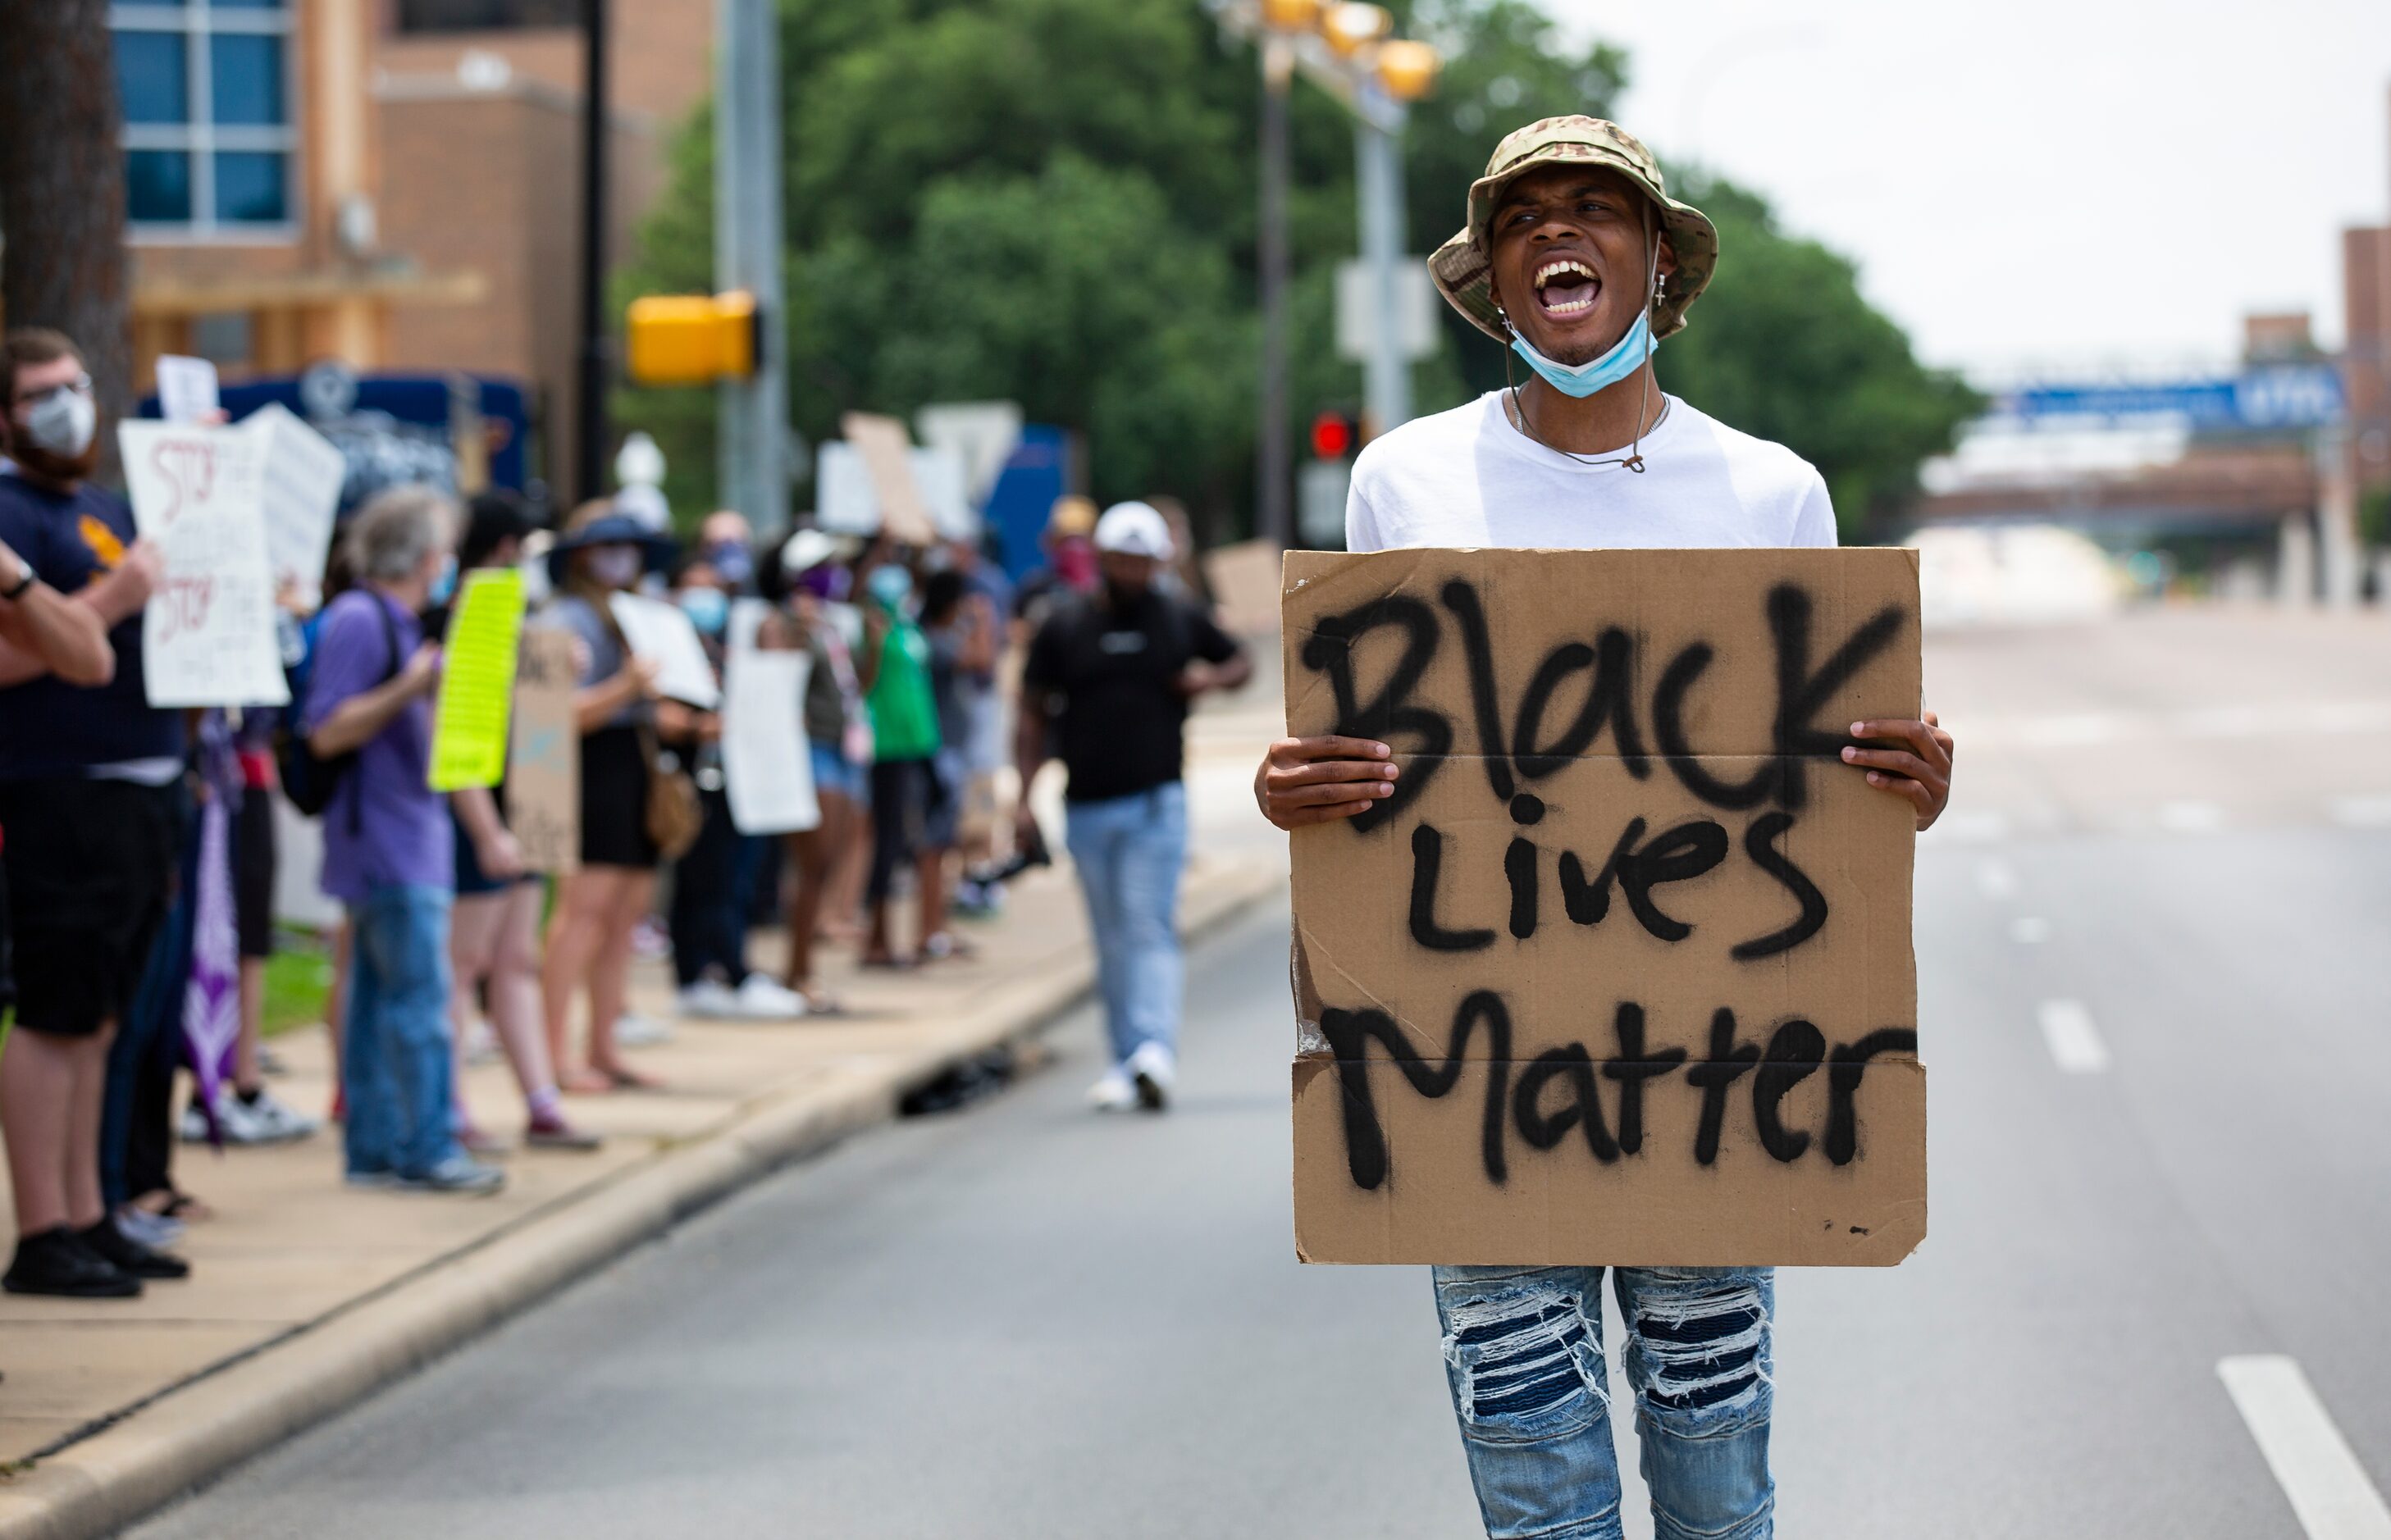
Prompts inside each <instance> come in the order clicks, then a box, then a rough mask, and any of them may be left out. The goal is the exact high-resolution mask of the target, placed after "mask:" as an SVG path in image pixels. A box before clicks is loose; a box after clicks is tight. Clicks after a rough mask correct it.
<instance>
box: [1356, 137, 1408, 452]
mask: <svg viewBox="0 0 2391 1540" xmlns="http://www.w3.org/2000/svg"><path fill="white" fill-rule="evenodd" d="M1377 105H1379V106H1380V108H1381V109H1382V110H1381V111H1375V112H1374V111H1364V112H1362V113H1360V114H1358V115H1357V116H1356V117H1355V118H1354V121H1353V155H1354V160H1355V164H1356V168H1357V170H1358V172H1359V173H1360V174H1359V175H1358V176H1356V177H1355V182H1356V184H1357V186H1358V189H1359V192H1360V195H1361V211H1360V218H1361V225H1362V261H1363V263H1364V270H1365V271H1366V272H1367V273H1368V275H1369V283H1370V309H1371V311H1372V313H1373V314H1374V315H1375V316H1376V322H1377V324H1376V326H1375V327H1373V328H1372V329H1371V333H1370V347H1369V353H1368V356H1367V359H1366V360H1365V362H1364V366H1363V404H1364V411H1365V412H1366V413H1367V414H1368V417H1369V419H1370V423H1369V436H1371V437H1373V438H1375V437H1376V436H1377V435H1378V434H1380V433H1385V432H1389V431H1391V430H1395V429H1397V428H1401V427H1402V425H1403V424H1404V423H1406V422H1409V421H1410V420H1411V417H1412V380H1411V361H1410V348H1409V344H1410V341H1411V339H1410V338H1409V337H1408V336H1407V335H1405V333H1406V330H1407V327H1406V325H1405V321H1406V317H1405V316H1404V315H1403V314H1402V292H1401V289H1400V288H1399V287H1398V286H1399V283H1400V279H1401V274H1400V269H1401V268H1402V260H1403V254H1402V253H1403V189H1402V171H1401V165H1402V155H1401V152H1400V148H1399V145H1398V140H1397V137H1396V136H1397V135H1400V134H1401V133H1402V117H1401V111H1402V109H1399V108H1397V107H1395V106H1394V104H1392V103H1391V102H1383V101H1382V102H1381V103H1379V104H1377ZM1382 117H1383V119H1384V120H1385V121H1384V122H1383V123H1382V122H1380V119H1381V118H1382Z"/></svg>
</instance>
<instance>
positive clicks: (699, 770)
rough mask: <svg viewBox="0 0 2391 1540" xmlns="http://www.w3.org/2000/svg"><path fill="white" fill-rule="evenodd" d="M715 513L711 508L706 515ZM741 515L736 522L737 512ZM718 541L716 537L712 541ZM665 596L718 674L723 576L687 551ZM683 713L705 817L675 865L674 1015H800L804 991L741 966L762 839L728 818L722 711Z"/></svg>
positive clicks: (725, 601) (725, 600) (726, 598)
mask: <svg viewBox="0 0 2391 1540" xmlns="http://www.w3.org/2000/svg"><path fill="white" fill-rule="evenodd" d="M722 517H723V516H722V515H720V514H715V515H711V516H710V517H709V518H708V519H707V522H708V523H710V524H711V523H715V522H716V521H717V520H720V519H721V518H722ZM730 517H732V518H737V517H738V516H737V515H736V514H733V515H731V516H730ZM741 523H742V525H744V523H745V520H741ZM724 548H725V547H724V546H722V545H718V544H717V545H716V546H714V547H713V549H716V550H720V549H724ZM730 548H734V549H741V550H743V547H730ZM673 600H674V602H675V603H677V604H679V606H680V609H681V612H682V613H683V614H685V615H687V616H688V617H689V620H690V624H691V625H692V626H694V627H695V628H696V630H697V635H698V639H699V640H700V641H701V642H703V643H704V645H705V650H706V656H707V658H708V659H709V660H710V661H712V662H713V663H714V665H715V669H716V673H717V677H718V676H719V674H720V671H721V667H722V661H723V657H724V649H725V645H726V637H727V634H728V631H729V627H730V580H729V579H728V578H726V577H725V576H724V575H723V573H722V571H720V570H719V569H718V568H717V567H716V566H715V565H714V564H713V561H712V559H711V558H708V557H705V556H697V557H692V558H690V559H688V560H687V561H684V562H683V563H682V564H681V566H680V570H679V571H678V572H676V573H675V574H674V577H673ZM691 717H692V720H691V724H690V727H691V731H690V736H689V737H688V738H686V739H685V740H684V743H685V747H684V749H683V758H684V759H685V760H686V761H687V762H688V763H690V764H694V765H695V766H696V779H697V797H698V805H699V807H700V809H701V810H702V811H703V812H704V824H703V825H702V826H701V827H700V828H699V829H698V835H697V841H696V842H695V843H694V844H692V845H691V846H690V847H689V849H688V850H687V851H686V852H685V853H683V854H682V855H681V858H680V859H679V861H678V862H676V863H674V865H673V892H672V915H671V919H672V944H673V974H674V977H675V979H676V981H677V982H679V987H680V1009H681V1014H683V1015H685V1016H698V1017H714V1018H731V1019H736V1020H749V1021H789V1020H795V1019H796V1018H798V1017H800V1016H803V1015H804V1014H805V1013H806V1001H805V997H804V996H803V995H799V994H797V993H796V992H795V991H794V990H791V989H789V988H787V987H785V986H783V985H782V984H780V983H777V982H773V980H772V979H771V978H770V977H769V976H768V975H766V974H763V973H759V972H756V971H755V970H754V969H750V968H749V967H748V966H747V887H746V884H747V882H748V880H750V879H752V877H753V875H754V872H755V869H756V851H757V850H758V849H759V848H760V847H761V846H762V844H763V843H764V841H762V840H761V839H758V838H756V837H754V836H750V835H745V834H742V833H740V832H739V827H738V825H736V824H735V823H733V822H732V821H731V818H730V791H729V789H728V787H727V786H726V785H725V783H724V780H723V773H722V745H721V718H720V717H719V716H718V715H717V714H716V713H714V712H693V713H691Z"/></svg>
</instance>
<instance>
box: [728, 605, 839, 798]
mask: <svg viewBox="0 0 2391 1540" xmlns="http://www.w3.org/2000/svg"><path fill="white" fill-rule="evenodd" d="M812 667H813V660H812V659H811V658H810V657H808V656H807V655H806V654H805V653H802V652H777V651H776V652H767V651H764V650H762V649H761V648H754V647H733V648H731V649H730V656H729V658H727V659H726V660H725V661H724V662H723V665H722V776H723V789H724V790H725V791H726V792H727V793H728V794H729V796H730V822H731V823H732V825H734V826H735V827H736V828H738V830H739V832H740V833H742V834H785V833H788V832H790V831H792V830H795V829H806V828H814V827H815V826H816V825H818V824H820V823H821V807H820V806H819V805H818V804H817V803H816V802H815V801H814V767H813V760H812V757H811V756H810V755H809V754H808V752H807V750H806V729H805V723H804V720H803V717H802V712H803V708H804V705H805V699H806V677H807V675H808V674H810V673H811V672H812Z"/></svg>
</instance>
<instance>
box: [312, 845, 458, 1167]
mask: <svg viewBox="0 0 2391 1540" xmlns="http://www.w3.org/2000/svg"><path fill="white" fill-rule="evenodd" d="M451 896H452V895H451V894H450V893H449V892H448V890H447V889H446V888H436V887H433V886H430V885H428V884H425V883H420V882H378V883H375V884H373V885H372V886H371V887H369V888H368V890H367V892H366V896H365V900H364V902H362V903H358V904H353V905H349V923H350V928H351V940H350V950H349V1016H348V1023H347V1029H346V1031H345V1032H343V1033H342V1054H341V1089H342V1094H343V1097H344V1098H345V1100H346V1101H347V1103H348V1112H347V1122H346V1123H345V1125H344V1137H345V1141H346V1145H347V1152H348V1171H349V1174H350V1175H351V1176H362V1177H376V1176H395V1177H398V1178H400V1179H402V1180H409V1181H412V1180H417V1179H420V1178H421V1177H423V1176H425V1175H427V1174H430V1173H431V1172H432V1170H433V1168H434V1167H436V1166H438V1165H439V1164H440V1163H441V1162H442V1161H446V1160H447V1159H449V1158H450V1157H451V1156H455V1155H459V1154H461V1153H463V1150H462V1148H461V1147H460V1146H459V1144H458V1142H457V1134H456V1126H455V1123H454V1119H453V1117H452V1114H451V1107H452V1105H453V1100H452V1098H453V1097H454V1086H453V1085H452V1084H451V1081H450V1076H451V1071H450V1068H449V1065H450V1059H449V1049H448V906H449V903H450V900H451Z"/></svg>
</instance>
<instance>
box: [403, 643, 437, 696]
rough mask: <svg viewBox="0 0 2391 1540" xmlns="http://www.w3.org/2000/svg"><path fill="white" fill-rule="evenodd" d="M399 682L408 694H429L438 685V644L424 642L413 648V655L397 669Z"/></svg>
mask: <svg viewBox="0 0 2391 1540" xmlns="http://www.w3.org/2000/svg"><path fill="white" fill-rule="evenodd" d="M398 678H399V682H400V683H401V684H403V685H405V686H406V687H407V694H408V695H409V696H418V695H429V694H431V693H432V692H433V690H434V689H436V688H438V687H439V685H440V644H439V643H438V642H425V643H423V644H422V645H421V646H420V647H418V648H416V649H415V656H414V657H412V658H409V659H408V660H407V667H406V668H404V669H402V670H400V671H399V675H398Z"/></svg>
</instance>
